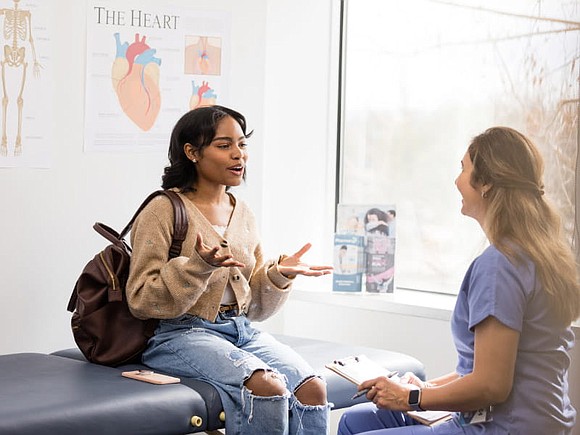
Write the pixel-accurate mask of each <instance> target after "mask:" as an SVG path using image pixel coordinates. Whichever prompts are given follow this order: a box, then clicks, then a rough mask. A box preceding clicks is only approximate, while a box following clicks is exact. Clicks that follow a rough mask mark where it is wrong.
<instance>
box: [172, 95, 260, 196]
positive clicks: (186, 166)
mask: <svg viewBox="0 0 580 435" xmlns="http://www.w3.org/2000/svg"><path fill="white" fill-rule="evenodd" d="M226 116H230V117H232V118H233V119H235V120H236V121H237V123H238V124H240V127H241V128H242V131H243V133H244V136H245V137H250V136H251V135H252V133H253V132H251V131H250V132H246V129H247V125H246V118H245V117H244V115H242V114H241V113H239V112H236V111H235V110H232V109H229V108H227V107H223V106H206V107H198V108H197V109H193V110H191V111H189V112H187V113H186V114H185V115H183V116H182V117H181V118H180V119H179V121H177V123H176V124H175V127H173V131H172V132H171V139H170V141H169V151H168V158H169V165H168V166H166V167H165V169H164V170H163V177H162V183H161V186H162V187H163V189H170V188H172V187H177V188H179V189H180V191H181V192H188V191H192V190H194V187H193V186H194V184H195V182H196V181H197V169H196V166H195V164H194V163H193V162H192V161H191V160H189V159H188V158H187V156H186V154H185V151H184V146H185V144H186V143H189V144H191V145H192V146H193V147H194V148H195V150H196V151H199V152H200V153H203V149H204V148H206V147H207V146H208V145H209V144H210V143H211V141H212V140H213V138H214V137H215V135H216V130H217V125H218V124H219V122H220V121H221V120H222V119H223V118H225V117H226ZM245 177H246V174H245V173H244V179H245Z"/></svg>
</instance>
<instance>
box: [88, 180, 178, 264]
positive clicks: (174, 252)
mask: <svg viewBox="0 0 580 435" xmlns="http://www.w3.org/2000/svg"><path fill="white" fill-rule="evenodd" d="M159 195H165V196H167V197H168V198H169V199H170V200H171V204H172V205H173V240H172V241H171V247H170V248H169V258H170V259H171V258H175V257H177V256H179V254H180V253H181V246H182V245H183V241H184V240H185V236H186V235H187V229H188V226H189V225H188V222H187V210H186V209H185V204H184V203H183V201H182V200H181V198H180V197H179V195H178V194H177V193H175V192H173V191H172V190H156V191H155V192H153V193H152V194H150V195H149V196H148V197H147V198H145V201H143V203H142V204H141V205H140V206H139V208H138V209H137V211H136V212H135V214H134V215H133V217H132V218H131V220H130V221H129V223H128V224H127V225H126V226H125V228H123V231H121V232H120V233H119V237H118V238H119V239H123V238H124V237H125V236H126V235H127V233H128V232H129V231H131V227H132V226H133V222H135V219H137V216H138V215H139V213H141V212H142V211H143V209H144V208H145V206H146V205H147V204H149V202H151V200H152V199H153V198H155V197H156V196H159ZM95 225H97V224H95ZM95 230H97V232H99V234H102V235H103V236H105V237H106V238H108V237H107V236H106V235H104V234H103V233H101V231H99V229H97V228H95Z"/></svg>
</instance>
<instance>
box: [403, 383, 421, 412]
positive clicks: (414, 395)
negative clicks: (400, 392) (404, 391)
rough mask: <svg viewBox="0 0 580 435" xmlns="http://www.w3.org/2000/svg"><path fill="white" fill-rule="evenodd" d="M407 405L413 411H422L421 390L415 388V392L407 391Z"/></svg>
mask: <svg viewBox="0 0 580 435" xmlns="http://www.w3.org/2000/svg"><path fill="white" fill-rule="evenodd" d="M407 404H408V405H409V406H410V407H411V408H412V409H413V411H423V409H421V406H419V405H420V404H421V389H420V388H417V389H416V390H410V391H409V400H408V401H407Z"/></svg>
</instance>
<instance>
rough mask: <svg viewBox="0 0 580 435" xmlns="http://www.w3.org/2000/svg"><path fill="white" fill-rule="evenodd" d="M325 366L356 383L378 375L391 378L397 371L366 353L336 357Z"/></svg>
mask: <svg viewBox="0 0 580 435" xmlns="http://www.w3.org/2000/svg"><path fill="white" fill-rule="evenodd" d="M325 367H326V368H327V369H329V370H332V371H333V372H334V373H336V374H338V375H340V376H342V377H343V378H345V379H346V380H348V381H350V382H352V383H353V384H356V385H360V384H362V383H363V382H364V381H367V380H369V379H374V378H378V377H379V376H386V377H388V378H391V377H393V376H395V375H396V374H397V372H393V371H390V370H389V369H386V368H385V367H383V366H381V365H380V364H378V363H376V362H374V361H373V360H371V359H370V358H368V357H367V356H366V355H356V356H348V357H346V358H342V359H337V360H334V361H333V362H332V363H329V364H326V365H325Z"/></svg>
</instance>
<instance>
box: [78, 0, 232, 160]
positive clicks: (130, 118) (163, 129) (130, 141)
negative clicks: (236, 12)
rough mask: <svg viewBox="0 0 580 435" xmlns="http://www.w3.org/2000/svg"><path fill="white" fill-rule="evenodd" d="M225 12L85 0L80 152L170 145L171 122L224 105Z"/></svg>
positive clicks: (141, 2) (141, 1) (156, 3)
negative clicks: (82, 147) (82, 145)
mask: <svg viewBox="0 0 580 435" xmlns="http://www.w3.org/2000/svg"><path fill="white" fill-rule="evenodd" d="M229 27H230V24H229V16H228V15H227V14H226V13H221V12H210V11H199V10H195V9H188V8H183V7H176V6H171V4H170V3H169V2H159V1H144V0H138V1H119V0H114V1H113V0H110V1H106V0H104V1H92V0H91V1H89V6H88V9H87V75H86V106H85V151H86V152H93V151H129V152H142V151H159V150H165V149H167V144H168V141H169V135H170V133H171V129H172V128H173V126H174V124H175V122H176V121H177V120H178V119H179V118H180V117H181V115H183V114H184V113H185V112H186V111H188V110H190V109H193V108H195V107H197V106H200V105H208V104H227V103H225V100H226V97H227V94H228V89H227V85H228V75H227V71H228V59H229V53H228V51H229V46H230V43H229Z"/></svg>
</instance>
